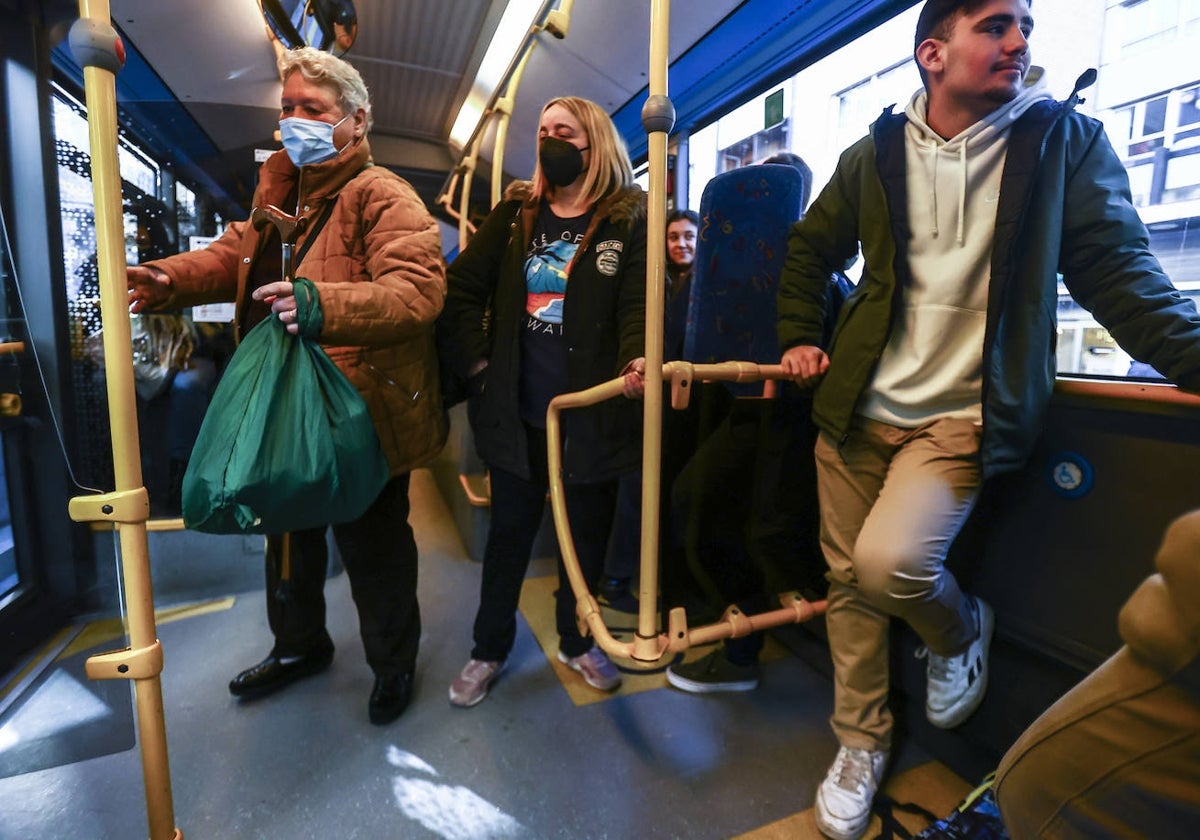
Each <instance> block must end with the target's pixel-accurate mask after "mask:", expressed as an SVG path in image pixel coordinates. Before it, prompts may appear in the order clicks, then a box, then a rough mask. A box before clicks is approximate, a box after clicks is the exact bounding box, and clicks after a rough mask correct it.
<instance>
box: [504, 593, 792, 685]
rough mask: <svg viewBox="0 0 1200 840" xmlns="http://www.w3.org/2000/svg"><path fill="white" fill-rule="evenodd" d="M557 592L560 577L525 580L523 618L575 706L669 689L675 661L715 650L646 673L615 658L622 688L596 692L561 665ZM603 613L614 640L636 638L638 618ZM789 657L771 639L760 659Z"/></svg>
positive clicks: (665, 660)
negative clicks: (670, 668) (669, 674)
mask: <svg viewBox="0 0 1200 840" xmlns="http://www.w3.org/2000/svg"><path fill="white" fill-rule="evenodd" d="M556 589H558V576H557V575H546V576H544V577H534V578H526V579H525V583H524V585H523V586H522V587H521V601H520V609H521V615H522V616H524V617H525V620H526V621H527V622H528V623H529V627H530V629H531V630H533V635H534V637H535V638H537V641H538V644H539V645H540V646H541V648H542V652H543V653H544V654H545V655H546V659H547V660H549V662H550V666H551V667H552V668H553V669H554V673H555V674H556V675H557V676H558V680H559V682H561V683H562V685H563V688H564V689H566V692H567V696H568V697H570V698H571V702H573V703H574V704H575V705H576V706H586V705H589V704H591V703H599V702H601V701H604V700H610V699H612V698H613V697H624V696H627V695H630V694H637V693H638V692H640V691H650V690H652V689H656V688H665V687H666V686H667V678H666V676H665V674H664V671H665V670H666V668H667V666H668V665H670V664H672V663H673V662H675V661H686V662H691V661H693V660H695V659H699V658H700V657H702V656H704V655H705V654H707V653H708V652H709V651H711V650H712V649H713V645H703V646H700V647H695V648H690V649H689V650H687V651H685V652H684V654H683V657H682V659H679V660H677V658H676V657H671V658H667V657H664V658H663V659H662V660H660V661H659V662H656V663H653V664H651V665H650V667H649V669H647V667H646V663H641V662H635V661H633V660H632V659H621V658H616V657H614V658H613V662H615V663H616V664H617V667H619V668H620V669H621V677H622V683H621V687H620V688H618V689H617V690H616V691H613V692H604V691H597V690H596V689H594V688H592V687H591V686H589V685H588V684H587V683H585V682H584V681H583V678H582V677H580V676H579V674H577V673H575V672H574V671H572V670H571V669H570V668H569V667H567V666H566V665H563V664H562V663H561V662H559V661H558V629H557V628H556V627H555V621H554V591H555V590H556ZM601 611H602V614H603V616H604V623H605V626H607V627H608V631H609V632H610V633H612V635H613V636H614V637H616V638H617V639H618V640H619V641H622V642H627V641H630V640H631V639H632V638H633V634H634V631H636V630H637V616H636V615H634V614H632V613H625V612H618V611H617V610H613V609H610V608H609V607H607V606H603V605H602V606H601ZM786 653H787V651H786V650H785V649H784V648H783V646H782V645H780V644H779V643H777V642H775V641H774V640H773V639H771V638H770V637H769V636H768V637H767V644H766V646H765V647H764V648H763V653H762V656H761V657H760V659H761V660H762V661H770V660H772V659H779V658H782V657H783V656H785V655H786Z"/></svg>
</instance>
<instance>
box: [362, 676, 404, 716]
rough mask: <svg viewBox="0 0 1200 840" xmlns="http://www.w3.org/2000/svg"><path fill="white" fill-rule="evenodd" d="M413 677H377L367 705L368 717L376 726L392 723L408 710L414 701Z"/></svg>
mask: <svg viewBox="0 0 1200 840" xmlns="http://www.w3.org/2000/svg"><path fill="white" fill-rule="evenodd" d="M412 693H413V675H412V672H411V671H410V672H409V673H407V674H396V675H395V676H391V677H376V678H375V687H374V688H373V689H371V700H370V701H369V702H368V703H367V717H369V718H370V719H371V723H373V724H375V725H376V726H384V725H386V724H389V723H391V722H392V721H394V720H395V719H396V718H398V717H400V715H402V714H404V710H405V709H407V708H408V704H409V702H411V701H412Z"/></svg>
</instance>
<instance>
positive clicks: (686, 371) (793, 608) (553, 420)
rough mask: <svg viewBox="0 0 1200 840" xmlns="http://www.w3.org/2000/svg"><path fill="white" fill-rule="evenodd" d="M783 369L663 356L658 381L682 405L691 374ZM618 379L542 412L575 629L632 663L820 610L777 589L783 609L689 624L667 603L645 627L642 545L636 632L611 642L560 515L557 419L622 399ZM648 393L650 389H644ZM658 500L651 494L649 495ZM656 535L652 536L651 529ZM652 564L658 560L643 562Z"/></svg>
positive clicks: (769, 373) (736, 377)
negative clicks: (660, 625) (662, 615)
mask: <svg viewBox="0 0 1200 840" xmlns="http://www.w3.org/2000/svg"><path fill="white" fill-rule="evenodd" d="M786 378H789V377H787V375H786V374H784V372H783V368H782V367H781V366H779V365H759V364H755V363H754V362H718V363H716V364H692V363H690V362H668V363H667V364H664V365H663V366H662V380H663V381H664V382H670V383H671V394H672V405H673V406H674V407H676V408H684V407H686V405H687V397H688V395H689V394H690V391H691V385H692V383H693V382H695V381H696V380H697V379H699V380H702V381H725V382H757V381H760V380H764V379H765V380H771V379H786ZM623 393H624V379H623V378H618V379H612V380H609V381H608V382H603V383H601V384H599V385H596V386H594V387H592V388H588V389H587V390H584V391H576V392H573V393H569V394H560V395H559V396H557V397H555V398H554V399H552V400H551V401H550V406H549V408H548V409H547V411H546V458H547V462H548V466H549V472H550V509H551V511H552V513H553V515H554V528H555V531H556V532H557V534H558V545H559V549H560V551H561V552H562V558H563V565H564V567H565V568H566V571H567V578H568V580H570V582H571V591H572V592H573V593H574V594H575V600H576V607H575V614H576V616H577V617H578V618H579V623H580V628H581V630H582V631H584V632H587V633H590V634H591V636H592V638H593V639H595V640H596V644H598V645H599V646H600V648H601V649H602V650H603V651H604V652H605V653H608V654H609V655H611V656H618V657H623V658H626V659H632V660H635V661H637V662H644V663H650V662H657V661H658V660H660V659H661V658H662V657H663V655H664V654H668V653H670V654H674V653H678V652H680V651H684V650H687V649H688V648H690V647H692V646H693V645H698V644H705V643H707V642H714V641H717V640H719V639H728V638H735V637H738V636H745V635H747V634H749V633H752V632H755V631H757V630H766V629H768V628H770V627H778V626H780V625H783V624H796V623H799V622H801V621H807V620H808V619H810V618H813V617H814V616H818V615H821V614H822V613H824V612H825V608H826V602H825V601H815V602H811V601H806V600H805V599H804V598H802V597H801V596H800V595H799V594H797V593H794V592H792V593H784V594H782V595H780V602H781V604H782V607H781V608H780V609H778V610H771V611H769V612H764V613H758V614H756V615H746V614H745V613H743V612H742V611H741V610H739V609H738V608H737V607H736V606H730V607H729V608H727V609H726V610H725V613H724V614H723V615H722V616H721V618H720V619H719V620H718V621H716V622H715V623H713V624H709V625H705V626H701V627H697V628H689V627H688V625H687V613H686V611H685V610H684V609H683V608H682V607H676V608H675V609H672V610H671V612H670V615H669V617H668V623H667V629H666V631H665V632H647V631H646V629H645V627H644V622H643V621H642V620H641V619H643V618H646V616H647V615H649V621H650V622H651V624H650V626H651V627H654V626H656V624H657V621H656V619H657V606H656V604H657V602H658V592H657V587H658V581H657V574H650V573H648V570H647V564H646V553H645V546H644V545H643V555H642V561H643V565H642V580H641V587H640V595H641V598H640V605H639V611H640V614H639V622H638V631H637V633H636V634H635V635H634V639H633V641H632V642H622V641H619V640H617V639H616V638H615V637H614V636H613V635H612V634H611V633H610V632H609V631H608V627H607V625H605V623H604V616H603V615H602V614H601V612H600V604H599V602H598V601H597V600H596V598H595V596H594V595H593V594H592V593H591V590H590V589H589V588H588V584H587V581H585V580H584V579H583V571H582V569H581V568H580V566H579V555H578V554H577V553H576V551H575V542H574V540H573V539H572V537H571V523H570V522H569V521H568V519H567V504H566V496H565V495H564V493H565V491H564V487H563V480H562V445H561V441H562V428H561V422H560V419H559V415H560V413H561V412H562V411H563V410H564V409H572V408H582V407H584V406H589V405H595V404H596V403H599V402H603V401H604V400H609V399H613V398H616V397H622V395H623ZM647 394H648V395H649V392H647ZM643 480H644V481H645V482H646V483H647V484H651V483H653V484H654V486H655V488H657V482H658V473H657V471H655V472H654V473H653V474H650V473H646V474H645V475H644V476H643ZM654 498H655V499H657V498H658V494H657V493H655V494H654ZM655 537H656V538H657V534H655ZM650 565H651V568H652V569H654V570H655V571H656V570H657V564H656V563H655V564H650Z"/></svg>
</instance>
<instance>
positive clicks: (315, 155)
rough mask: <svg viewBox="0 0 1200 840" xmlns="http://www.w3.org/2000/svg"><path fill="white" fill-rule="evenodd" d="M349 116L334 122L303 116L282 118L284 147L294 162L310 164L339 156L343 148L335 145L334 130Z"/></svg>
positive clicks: (281, 134) (280, 122) (281, 126)
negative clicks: (309, 118)
mask: <svg viewBox="0 0 1200 840" xmlns="http://www.w3.org/2000/svg"><path fill="white" fill-rule="evenodd" d="M349 118H350V115H349V114H347V115H346V116H344V117H342V118H341V119H340V120H338V121H337V122H336V123H333V124H330V123H327V122H322V121H321V120H306V119H304V118H303V117H288V118H287V119H283V120H280V121H279V136H280V137H281V138H283V148H284V149H285V150H286V151H287V155H288V157H289V158H291V159H292V163H294V164H296V166H308V165H309V164H310V163H320V162H321V161H325V160H329V159H330V158H335V157H337V156H338V155H339V154H340V153H341V151H342V150H341V149H339V148H337V147H336V146H334V145H333V130H334V129H335V128H337V127H338V126H339V125H341V124H342V123H344V122H345V121H346V120H348V119H349ZM347 145H349V144H347ZM342 148H345V147H344V146H343V147H342Z"/></svg>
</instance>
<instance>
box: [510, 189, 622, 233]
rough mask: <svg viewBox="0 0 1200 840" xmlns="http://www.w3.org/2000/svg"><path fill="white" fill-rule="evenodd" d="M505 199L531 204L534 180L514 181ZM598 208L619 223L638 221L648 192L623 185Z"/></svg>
mask: <svg viewBox="0 0 1200 840" xmlns="http://www.w3.org/2000/svg"><path fill="white" fill-rule="evenodd" d="M504 200H505V201H519V202H521V204H522V205H527V204H530V203H531V202H532V201H533V182H532V181H513V182H512V183H511V184H509V185H508V186H507V187H506V188H505V190H504ZM598 209H599V210H600V211H601V214H602V215H606V216H608V218H609V219H611V220H612V221H613V222H615V223H617V224H624V223H629V222H634V221H638V220H640V219H642V218H644V217H645V215H646V193H645V191H644V190H642V188H641V187H639V186H637V185H634V186H632V187H622V188H621V189H619V190H617V191H616V192H615V193H612V194H611V195H609V196H608V197H607V198H605V199H603V200H602V201H601V202H600V206H599V208H598Z"/></svg>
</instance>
